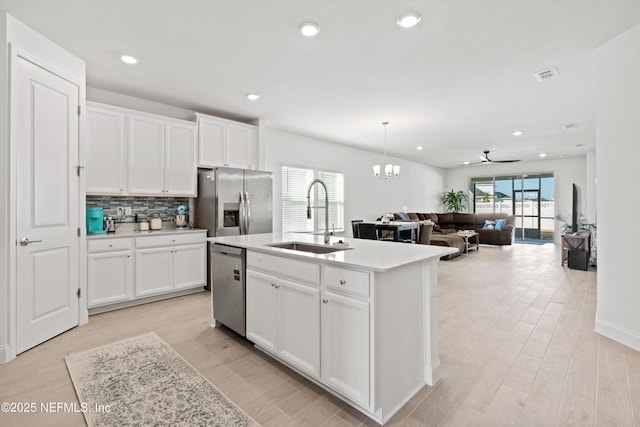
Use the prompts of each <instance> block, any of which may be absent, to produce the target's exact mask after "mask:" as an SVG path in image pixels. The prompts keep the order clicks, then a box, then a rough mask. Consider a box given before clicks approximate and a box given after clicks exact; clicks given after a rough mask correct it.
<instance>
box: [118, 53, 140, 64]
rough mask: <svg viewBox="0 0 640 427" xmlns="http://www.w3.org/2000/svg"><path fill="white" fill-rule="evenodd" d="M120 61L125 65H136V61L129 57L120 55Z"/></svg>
mask: <svg viewBox="0 0 640 427" xmlns="http://www.w3.org/2000/svg"><path fill="white" fill-rule="evenodd" d="M120 60H122V62H124V63H125V64H131V65H133V64H136V63H138V60H137V59H136V58H134V57H133V56H131V55H122V56H120Z"/></svg>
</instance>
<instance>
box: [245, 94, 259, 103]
mask: <svg viewBox="0 0 640 427" xmlns="http://www.w3.org/2000/svg"><path fill="white" fill-rule="evenodd" d="M247 99H249V101H257V100H258V99H260V95H259V94H257V93H248V94H247Z"/></svg>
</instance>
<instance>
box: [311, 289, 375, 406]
mask: <svg viewBox="0 0 640 427" xmlns="http://www.w3.org/2000/svg"><path fill="white" fill-rule="evenodd" d="M322 311H323V313H322V343H321V348H322V362H321V363H322V381H323V382H324V383H325V384H327V385H329V386H331V387H332V388H333V389H335V390H337V391H338V392H340V393H342V394H343V395H345V396H346V397H348V398H349V399H351V400H353V401H354V402H356V403H359V404H361V405H363V406H365V407H367V406H369V355H370V352H369V303H368V302H366V301H361V300H358V299H355V298H350V297H345V296H342V295H339V294H335V293H333V292H329V291H327V292H325V293H324V295H323V299H322Z"/></svg>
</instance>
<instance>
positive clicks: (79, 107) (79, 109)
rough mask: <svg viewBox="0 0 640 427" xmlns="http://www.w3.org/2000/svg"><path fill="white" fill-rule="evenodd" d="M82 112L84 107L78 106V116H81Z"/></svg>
mask: <svg viewBox="0 0 640 427" xmlns="http://www.w3.org/2000/svg"><path fill="white" fill-rule="evenodd" d="M80 111H82V107H81V106H79V105H78V115H80Z"/></svg>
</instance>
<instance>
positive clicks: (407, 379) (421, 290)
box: [373, 261, 437, 422]
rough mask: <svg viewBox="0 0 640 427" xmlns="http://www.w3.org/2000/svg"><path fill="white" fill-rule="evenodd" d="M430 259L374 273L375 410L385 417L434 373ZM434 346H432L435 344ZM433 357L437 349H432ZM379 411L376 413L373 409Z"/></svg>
mask: <svg viewBox="0 0 640 427" xmlns="http://www.w3.org/2000/svg"><path fill="white" fill-rule="evenodd" d="M432 266H433V264H432V263H430V262H426V261H425V262H421V263H413V264H409V265H406V266H403V267H401V268H398V269H395V270H391V271H388V272H384V273H381V272H376V273H375V278H374V298H373V300H374V302H375V310H374V313H375V314H374V319H373V320H374V325H375V326H374V328H375V331H374V336H375V344H374V345H375V351H374V354H375V367H374V369H375V375H374V377H375V386H374V389H375V410H376V412H377V413H378V414H379V415H381V418H382V420H383V422H385V421H387V420H388V419H389V418H390V417H391V416H393V414H394V413H395V412H397V411H398V410H399V409H400V408H402V406H404V404H406V402H408V401H409V400H410V399H411V398H412V397H413V396H414V395H415V394H416V393H417V392H418V391H419V390H420V389H422V387H424V385H425V383H426V382H427V379H432V378H433V377H434V372H425V370H426V369H433V363H425V361H427V360H433V358H434V354H433V353H430V354H429V355H427V354H425V351H427V350H428V349H429V350H431V351H433V349H434V347H433V346H431V345H430V344H427V342H430V341H431V340H435V339H437V335H436V337H433V336H432V335H433V332H434V331H435V332H436V333H437V329H432V328H431V323H432V320H431V319H432V317H431V313H430V310H431V307H432V304H433V301H431V300H427V298H430V295H431V278H432V274H431V273H430V270H432ZM435 349H436V351H437V347H435ZM435 359H436V360H437V354H435ZM435 375H437V373H436V374H435ZM380 409H383V410H382V414H380V413H379V412H378V411H379V410H380Z"/></svg>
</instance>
